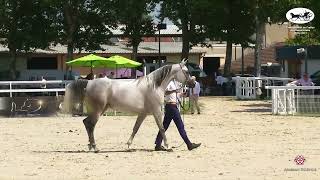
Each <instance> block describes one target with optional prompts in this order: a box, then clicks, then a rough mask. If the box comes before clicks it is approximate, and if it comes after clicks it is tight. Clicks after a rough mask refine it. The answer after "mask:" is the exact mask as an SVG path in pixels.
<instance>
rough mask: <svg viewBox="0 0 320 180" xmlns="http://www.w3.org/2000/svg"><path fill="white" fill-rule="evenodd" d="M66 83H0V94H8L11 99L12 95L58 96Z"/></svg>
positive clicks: (58, 81) (59, 81) (57, 81)
mask: <svg viewBox="0 0 320 180" xmlns="http://www.w3.org/2000/svg"><path fill="white" fill-rule="evenodd" d="M68 83H70V81H62V80H56V81H0V94H2V93H9V96H10V97H12V96H13V93H37V92H43V93H46V92H55V93H56V96H58V95H59V92H64V91H65V86H66V84H68Z"/></svg>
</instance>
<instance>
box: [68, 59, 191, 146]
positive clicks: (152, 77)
mask: <svg viewBox="0 0 320 180" xmlns="http://www.w3.org/2000/svg"><path fill="white" fill-rule="evenodd" d="M185 64H186V60H182V61H181V63H179V64H172V65H166V66H163V67H161V68H159V69H157V70H155V71H153V72H152V73H150V74H148V75H147V76H144V77H140V78H138V79H133V80H117V79H108V78H99V79H94V80H76V81H73V82H72V83H70V84H69V85H68V86H67V87H66V93H65V98H64V103H63V104H64V107H65V110H66V111H67V112H71V111H72V109H73V108H74V105H75V104H80V103H82V102H83V101H84V100H85V101H86V105H87V106H89V108H88V109H89V110H90V111H89V113H88V117H87V118H85V119H84V120H83V123H84V125H85V128H86V130H87V133H88V137H89V144H88V147H89V150H91V149H93V150H94V151H98V149H97V147H96V143H95V139H94V128H95V125H96V123H97V121H98V119H99V117H100V115H101V114H103V113H104V112H105V111H106V110H107V109H108V108H112V109H116V110H119V111H122V112H133V113H136V114H138V117H137V120H136V123H135V125H134V127H133V132H132V134H131V136H130V138H129V140H128V142H127V145H128V148H129V149H130V145H131V144H132V141H133V138H134V136H135V134H136V133H137V132H138V129H139V127H140V125H141V124H142V122H143V120H144V119H145V118H146V116H147V115H148V114H151V115H153V116H154V118H155V121H156V123H157V125H158V128H159V130H160V133H161V135H162V136H163V140H164V146H165V147H166V148H168V147H169V146H168V143H167V138H166V135H165V130H164V127H163V125H162V116H163V113H162V111H161V106H162V104H163V99H164V92H165V89H166V87H167V86H168V84H169V82H170V81H171V80H173V79H175V80H176V81H178V82H180V83H183V84H187V86H189V87H194V85H195V83H194V81H193V80H192V79H191V77H190V74H189V72H188V69H187V67H186V66H185Z"/></svg>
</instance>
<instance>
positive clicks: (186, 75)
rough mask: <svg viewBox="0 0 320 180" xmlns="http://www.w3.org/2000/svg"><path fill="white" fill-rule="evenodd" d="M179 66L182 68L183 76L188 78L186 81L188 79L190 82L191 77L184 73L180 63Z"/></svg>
mask: <svg viewBox="0 0 320 180" xmlns="http://www.w3.org/2000/svg"><path fill="white" fill-rule="evenodd" d="M179 66H180V68H181V70H182V73H183V75H184V76H185V77H186V79H187V81H188V80H189V79H190V77H189V76H188V75H187V73H186V72H184V70H183V68H182V66H181V64H180V63H179Z"/></svg>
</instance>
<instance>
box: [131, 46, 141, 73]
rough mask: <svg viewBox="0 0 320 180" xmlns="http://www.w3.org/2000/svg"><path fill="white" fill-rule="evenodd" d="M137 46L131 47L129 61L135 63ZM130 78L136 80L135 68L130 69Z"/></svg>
mask: <svg viewBox="0 0 320 180" xmlns="http://www.w3.org/2000/svg"><path fill="white" fill-rule="evenodd" d="M138 46H139V45H133V46H132V55H131V59H132V60H134V61H136V60H137V56H138ZM131 78H136V68H131Z"/></svg>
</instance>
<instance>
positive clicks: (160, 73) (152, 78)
mask: <svg viewBox="0 0 320 180" xmlns="http://www.w3.org/2000/svg"><path fill="white" fill-rule="evenodd" d="M171 69H172V65H165V66H163V67H161V68H159V69H157V70H155V71H153V72H152V73H150V74H148V75H147V76H146V78H147V79H148V82H149V83H153V84H154V85H155V87H159V86H161V83H162V81H163V80H164V79H165V78H166V77H167V76H168V74H169V73H170V72H171Z"/></svg>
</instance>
